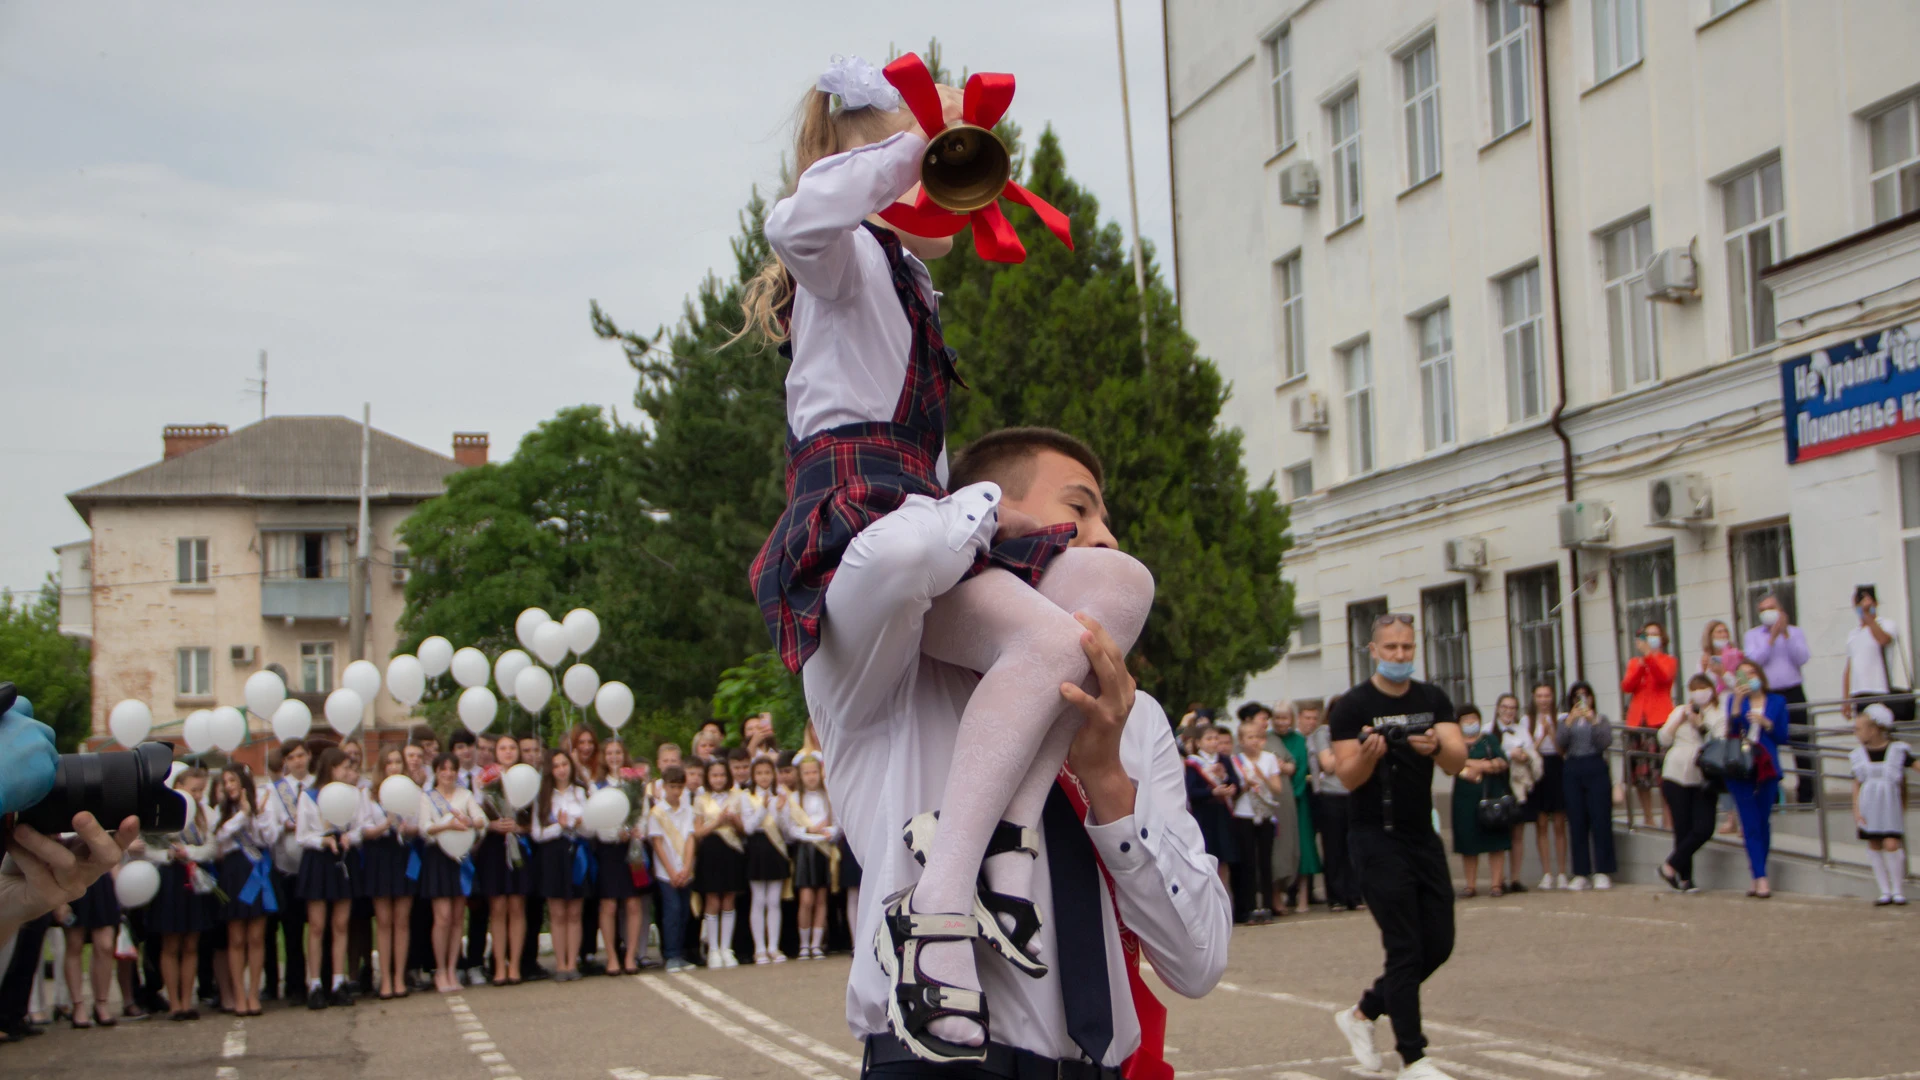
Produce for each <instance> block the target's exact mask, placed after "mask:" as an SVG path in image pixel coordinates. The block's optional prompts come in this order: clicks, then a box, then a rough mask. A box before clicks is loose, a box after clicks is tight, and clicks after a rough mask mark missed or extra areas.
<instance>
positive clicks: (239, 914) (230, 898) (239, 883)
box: [208, 848, 279, 922]
mask: <svg viewBox="0 0 1920 1080" xmlns="http://www.w3.org/2000/svg"><path fill="white" fill-rule="evenodd" d="M266 857H267V858H269V859H271V858H272V856H271V855H269V856H266ZM252 876H253V860H252V859H249V858H247V853H246V852H245V851H242V850H240V849H238V848H235V849H234V850H232V851H229V852H227V857H226V858H224V859H221V860H220V891H221V892H223V893H226V894H227V903H226V906H225V907H224V908H222V909H221V912H220V917H221V918H222V919H224V920H225V921H227V922H233V921H235V920H237V919H264V918H266V917H267V892H268V890H270V889H272V888H273V873H272V871H271V870H269V871H268V873H267V884H266V887H265V888H263V889H261V890H260V891H259V892H258V893H256V894H255V895H254V897H253V902H252V903H246V904H243V903H241V902H240V894H241V893H243V892H246V891H247V879H248V878H251V877H252ZM208 899H210V900H211V899H213V898H212V897H208ZM274 902H275V903H278V902H279V897H275V898H274ZM215 903H218V901H217V900H216V901H215Z"/></svg>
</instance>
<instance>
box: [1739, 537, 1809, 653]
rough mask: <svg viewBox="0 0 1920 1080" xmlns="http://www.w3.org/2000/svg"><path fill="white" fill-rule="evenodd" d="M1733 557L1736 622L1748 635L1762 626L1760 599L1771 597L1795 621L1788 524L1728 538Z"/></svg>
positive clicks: (1796, 613)
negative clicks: (1753, 628) (1748, 631)
mask: <svg viewBox="0 0 1920 1080" xmlns="http://www.w3.org/2000/svg"><path fill="white" fill-rule="evenodd" d="M1727 547H1728V549H1729V550H1730V551H1731V552H1732V554H1733V619H1734V622H1735V623H1737V624H1739V625H1738V626H1737V627H1736V629H1738V630H1739V631H1740V632H1741V633H1742V634H1745V633H1746V632H1747V630H1748V629H1750V628H1751V627H1755V626H1759V625H1760V598H1761V597H1763V596H1766V595H1768V594H1772V595H1773V596H1774V597H1775V598H1776V599H1778V600H1779V601H1780V607H1781V609H1782V610H1784V611H1785V612H1786V613H1787V618H1788V619H1789V620H1790V621H1792V622H1799V621H1800V620H1799V618H1798V617H1797V615H1798V613H1799V610H1800V606H1799V604H1798V603H1796V602H1795V600H1794V584H1793V575H1794V570H1793V530H1792V529H1791V528H1790V527H1789V526H1788V525H1787V523H1786V522H1784V521H1782V522H1778V523H1776V524H1772V525H1756V526H1753V527H1751V528H1746V529H1738V530H1735V531H1734V532H1733V534H1732V535H1731V536H1729V537H1728V538H1727Z"/></svg>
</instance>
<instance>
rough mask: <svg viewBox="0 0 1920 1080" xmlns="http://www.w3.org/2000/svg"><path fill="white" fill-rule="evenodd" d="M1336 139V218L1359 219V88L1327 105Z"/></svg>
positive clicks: (1341, 222) (1344, 221)
mask: <svg viewBox="0 0 1920 1080" xmlns="http://www.w3.org/2000/svg"><path fill="white" fill-rule="evenodd" d="M1327 126H1328V128H1329V130H1330V131H1331V132H1332V140H1333V220H1334V224H1335V225H1345V224H1347V223H1349V222H1353V221H1358V220H1360V214H1361V213H1362V207H1361V205H1360V91H1359V89H1358V88H1355V89H1353V90H1349V91H1347V92H1346V94H1345V96H1343V97H1341V98H1340V100H1338V101H1336V102H1334V103H1333V104H1332V105H1331V106H1329V107H1328V108H1327Z"/></svg>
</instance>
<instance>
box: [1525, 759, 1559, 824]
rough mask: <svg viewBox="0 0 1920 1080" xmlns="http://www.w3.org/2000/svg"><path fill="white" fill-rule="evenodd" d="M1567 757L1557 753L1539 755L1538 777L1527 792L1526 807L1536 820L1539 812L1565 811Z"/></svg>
mask: <svg viewBox="0 0 1920 1080" xmlns="http://www.w3.org/2000/svg"><path fill="white" fill-rule="evenodd" d="M1566 775H1567V759H1566V758H1563V757H1561V756H1560V755H1559V754H1542V755H1540V779H1539V780H1538V781H1536V782H1535V783H1534V785H1533V790H1532V791H1529V792H1527V809H1528V810H1530V811H1531V812H1532V813H1533V815H1534V818H1535V819H1536V820H1537V819H1538V818H1539V816H1540V815H1541V814H1564V813H1566V812H1567V796H1566V784H1567V780H1566Z"/></svg>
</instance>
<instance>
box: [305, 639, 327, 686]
mask: <svg viewBox="0 0 1920 1080" xmlns="http://www.w3.org/2000/svg"><path fill="white" fill-rule="evenodd" d="M300 689H301V690H304V691H305V692H307V693H309V694H327V693H331V692H332V691H333V642H331V641H303V642H301V643H300Z"/></svg>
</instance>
